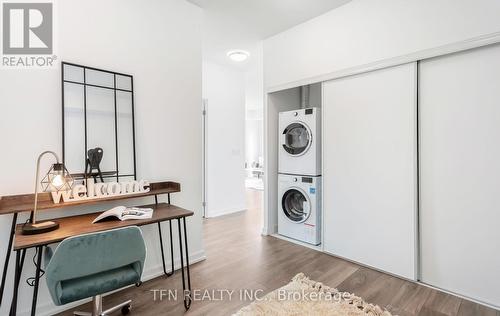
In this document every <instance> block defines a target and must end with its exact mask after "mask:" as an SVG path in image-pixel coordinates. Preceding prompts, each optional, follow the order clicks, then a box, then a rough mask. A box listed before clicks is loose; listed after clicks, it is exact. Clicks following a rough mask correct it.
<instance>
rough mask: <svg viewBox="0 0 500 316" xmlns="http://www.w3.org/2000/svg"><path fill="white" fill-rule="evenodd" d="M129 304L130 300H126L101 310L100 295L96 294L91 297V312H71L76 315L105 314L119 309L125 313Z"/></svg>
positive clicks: (91, 315)
mask: <svg viewBox="0 0 500 316" xmlns="http://www.w3.org/2000/svg"><path fill="white" fill-rule="evenodd" d="M131 304H132V300H128V301H125V302H123V303H120V304H118V305H116V306H113V307H111V308H108V309H107V310H105V311H102V295H96V296H94V297H93V298H92V313H89V312H78V311H77V312H73V314H74V315H77V316H105V315H109V314H111V313H113V312H116V311H117V310H119V309H121V311H122V314H123V315H125V314H128V312H129V311H130V309H131Z"/></svg>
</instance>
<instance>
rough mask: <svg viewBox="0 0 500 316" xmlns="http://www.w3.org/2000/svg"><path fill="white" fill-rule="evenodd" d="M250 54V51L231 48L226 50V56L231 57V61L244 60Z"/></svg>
mask: <svg viewBox="0 0 500 316" xmlns="http://www.w3.org/2000/svg"><path fill="white" fill-rule="evenodd" d="M248 56H250V53H249V52H247V51H244V50H240V49H238V50H231V51H229V52H227V57H229V58H231V59H232V60H233V61H237V62H240V61H244V60H246V59H247V58H248Z"/></svg>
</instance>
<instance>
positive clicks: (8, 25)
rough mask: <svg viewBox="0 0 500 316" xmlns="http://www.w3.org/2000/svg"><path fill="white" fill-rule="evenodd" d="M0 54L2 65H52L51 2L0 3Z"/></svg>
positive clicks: (52, 31) (52, 14)
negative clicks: (0, 55) (0, 11)
mask: <svg viewBox="0 0 500 316" xmlns="http://www.w3.org/2000/svg"><path fill="white" fill-rule="evenodd" d="M28 1H29V0H28ZM2 53H3V56H2V66H6V67H23V68H39V67H47V66H52V65H53V62H54V60H55V59H56V56H55V55H53V54H54V5H53V2H51V1H50V0H49V1H45V2H26V3H24V2H23V3H21V2H14V1H3V3H2Z"/></svg>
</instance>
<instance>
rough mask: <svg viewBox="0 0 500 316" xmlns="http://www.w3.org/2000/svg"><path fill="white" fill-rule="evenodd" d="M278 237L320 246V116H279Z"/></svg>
mask: <svg viewBox="0 0 500 316" xmlns="http://www.w3.org/2000/svg"><path fill="white" fill-rule="evenodd" d="M279 135H280V136H279V137H280V140H279V145H280V146H279V147H280V148H279V157H278V173H279V174H278V183H279V184H278V194H279V197H278V201H279V202H278V204H279V205H278V234H280V235H283V236H286V237H289V238H292V239H296V240H299V241H302V242H306V243H309V244H313V245H319V244H320V243H321V113H320V109H319V108H316V107H313V108H307V109H300V110H294V111H287V112H281V113H279Z"/></svg>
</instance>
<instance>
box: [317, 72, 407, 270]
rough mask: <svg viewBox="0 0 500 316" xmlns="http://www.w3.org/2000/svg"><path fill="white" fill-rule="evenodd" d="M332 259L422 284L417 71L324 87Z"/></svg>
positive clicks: (325, 194)
mask: <svg viewBox="0 0 500 316" xmlns="http://www.w3.org/2000/svg"><path fill="white" fill-rule="evenodd" d="M323 159H324V165H323V181H324V186H323V188H324V190H323V199H324V200H323V202H324V204H323V205H324V207H323V214H324V219H325V223H324V233H325V234H324V249H325V251H327V252H329V253H332V254H335V255H338V256H341V257H345V258H348V259H350V260H354V261H357V262H360V263H363V264H366V265H368V266H372V267H375V268H378V269H381V270H384V271H387V272H390V273H393V274H396V275H400V276H402V277H405V278H409V279H415V269H416V265H415V258H416V257H415V252H416V247H415V243H416V238H415V237H416V181H417V180H416V170H417V168H416V64H415V63H411V64H405V65H401V66H397V67H392V68H388V69H383V70H378V71H373V72H369V73H365V74H360V75H356V76H350V77H346V78H341V79H336V80H332V81H328V82H325V83H324V84H323Z"/></svg>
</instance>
